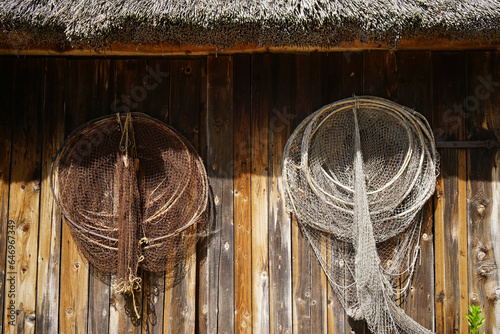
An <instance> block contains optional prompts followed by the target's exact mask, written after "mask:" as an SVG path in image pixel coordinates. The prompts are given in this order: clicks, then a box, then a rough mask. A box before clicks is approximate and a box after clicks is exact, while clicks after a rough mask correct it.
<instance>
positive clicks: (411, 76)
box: [397, 51, 434, 330]
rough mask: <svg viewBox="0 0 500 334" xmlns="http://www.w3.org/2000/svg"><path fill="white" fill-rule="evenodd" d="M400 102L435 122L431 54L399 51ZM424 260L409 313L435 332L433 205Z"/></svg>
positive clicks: (429, 209)
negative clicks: (433, 116) (433, 118)
mask: <svg viewBox="0 0 500 334" xmlns="http://www.w3.org/2000/svg"><path fill="white" fill-rule="evenodd" d="M397 61H398V65H397V66H398V76H399V79H398V94H397V96H398V101H399V103H401V104H402V105H404V106H407V107H410V108H413V109H415V110H416V111H418V112H419V113H421V114H422V115H424V116H425V118H426V119H427V120H428V121H429V123H430V122H432V66H431V65H432V63H431V53H430V52H428V51H408V52H406V51H405V52H398V53H397ZM424 212H425V214H424V220H423V223H422V238H421V240H420V259H419V260H417V261H418V262H417V266H416V268H415V274H414V278H413V280H412V285H411V288H410V292H409V296H408V297H407V302H406V303H405V305H404V309H405V311H406V314H408V315H409V316H411V317H412V318H413V319H414V320H415V321H417V322H418V323H420V324H421V325H422V326H424V327H426V328H428V329H431V330H434V233H433V206H432V200H429V203H427V205H426V207H425V208H424Z"/></svg>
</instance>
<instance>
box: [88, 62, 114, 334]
mask: <svg viewBox="0 0 500 334" xmlns="http://www.w3.org/2000/svg"><path fill="white" fill-rule="evenodd" d="M93 72H94V78H93V85H92V87H93V93H92V100H93V105H92V107H91V106H88V107H89V109H90V110H91V116H90V117H91V118H95V117H100V116H103V115H106V114H108V113H110V112H112V110H111V108H112V107H113V106H114V103H115V81H114V80H115V74H116V73H115V61H114V60H110V59H96V60H95V65H94V70H93ZM89 274H90V275H89V311H88V312H89V319H88V332H89V333H107V332H108V330H109V312H110V311H109V304H110V303H109V301H110V300H109V296H110V284H111V283H110V279H109V277H101V275H100V274H99V273H97V272H95V271H94V267H93V266H90V267H89Z"/></svg>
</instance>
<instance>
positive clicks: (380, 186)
mask: <svg viewBox="0 0 500 334" xmlns="http://www.w3.org/2000/svg"><path fill="white" fill-rule="evenodd" d="M283 158H284V165H283V189H284V195H285V198H286V206H287V209H288V210H289V211H291V212H292V213H293V214H295V215H296V217H297V218H298V219H297V220H298V222H299V225H300V227H301V230H302V231H303V233H304V235H305V236H306V238H307V239H308V240H309V242H310V244H311V246H312V248H313V250H314V252H315V254H316V256H317V258H318V259H319V262H320V263H321V266H322V267H323V269H324V271H325V273H326V275H327V277H328V279H329V281H330V284H331V286H332V288H333V289H334V290H335V292H336V294H337V296H338V298H339V300H340V301H341V303H342V305H343V307H344V309H345V311H346V313H347V314H348V315H349V316H350V317H352V318H353V319H355V320H361V319H364V320H366V322H367V324H368V327H369V329H370V330H371V331H372V332H373V333H431V331H429V330H428V329H425V328H424V327H422V326H421V325H419V324H418V323H417V322H415V321H414V320H413V319H411V318H410V317H409V316H407V315H406V314H405V313H404V312H403V310H402V309H400V308H399V307H398V301H399V300H401V299H402V298H404V296H405V295H406V292H407V290H408V287H409V286H410V281H411V277H412V274H413V271H414V268H415V263H416V259H417V256H418V250H419V240H420V230H421V225H422V218H423V214H422V210H421V209H422V207H423V206H424V204H425V203H426V201H427V200H428V199H429V197H430V196H431V195H432V194H433V193H434V190H435V184H436V176H437V168H436V162H437V161H436V150H435V144H434V137H433V134H432V131H431V128H430V126H429V124H428V123H427V121H426V120H425V118H424V117H423V116H422V115H420V114H419V113H417V112H415V111H413V110H410V109H408V108H406V107H403V106H400V105H398V104H396V103H394V102H391V101H388V100H384V99H380V98H375V97H368V96H361V97H354V98H349V99H345V100H341V101H338V102H336V103H333V104H330V105H327V106H325V107H323V108H321V109H320V110H318V111H316V112H315V113H313V114H311V115H310V116H309V117H307V118H306V119H305V120H304V121H303V122H302V123H301V124H300V125H299V126H298V127H297V129H296V130H295V131H294V133H293V134H292V135H291V137H290V138H289V140H288V142H287V144H286V146H285V151H284V153H283Z"/></svg>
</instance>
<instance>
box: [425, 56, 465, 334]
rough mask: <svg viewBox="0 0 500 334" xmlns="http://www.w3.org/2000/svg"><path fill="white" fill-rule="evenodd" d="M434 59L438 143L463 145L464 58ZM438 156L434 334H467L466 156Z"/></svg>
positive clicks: (448, 153) (445, 152)
mask: <svg viewBox="0 0 500 334" xmlns="http://www.w3.org/2000/svg"><path fill="white" fill-rule="evenodd" d="M432 58H433V59H432V63H433V64H432V65H433V100H434V115H433V119H434V122H433V123H434V126H435V131H436V134H437V136H438V138H437V139H438V140H439V139H441V140H463V139H464V137H465V136H464V134H465V123H464V120H465V119H464V114H463V107H464V106H463V101H464V99H465V65H466V64H465V54H464V53H453V52H452V53H439V52H436V53H433V54H432ZM440 153H441V175H440V177H439V179H438V183H437V192H436V194H437V195H436V213H435V215H436V218H435V219H436V222H435V238H436V239H435V249H436V252H435V254H436V259H435V261H436V262H435V263H436V331H437V332H439V333H451V332H454V331H459V332H461V333H465V332H466V331H467V330H468V329H467V322H466V320H465V317H464V316H463V315H464V314H465V313H466V312H467V309H466V306H467V299H466V297H467V295H468V293H467V291H466V290H467V286H468V284H467V277H464V275H463V271H465V272H467V265H466V264H467V263H466V261H464V258H463V257H465V256H466V255H467V244H466V243H465V244H464V242H463V241H464V237H463V236H461V234H467V225H466V224H467V222H466V220H465V218H466V217H464V214H463V210H464V209H463V205H464V204H465V203H464V200H466V199H464V196H466V193H464V192H463V191H464V190H465V189H464V184H463V182H465V180H464V179H463V177H464V163H465V161H464V159H465V154H464V152H457V150H441V152H440ZM460 191H462V192H460ZM465 240H467V239H465ZM464 248H465V249H464ZM464 265H465V267H464ZM457 278H458V281H457ZM464 280H465V282H464ZM464 290H465V291H464Z"/></svg>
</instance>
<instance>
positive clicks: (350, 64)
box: [332, 52, 363, 102]
mask: <svg viewBox="0 0 500 334" xmlns="http://www.w3.org/2000/svg"><path fill="white" fill-rule="evenodd" d="M343 54H344V57H342V95H343V97H344V98H348V97H351V96H353V95H361V94H363V53H362V52H348V53H343ZM332 102H334V101H332Z"/></svg>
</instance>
